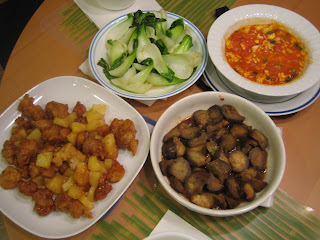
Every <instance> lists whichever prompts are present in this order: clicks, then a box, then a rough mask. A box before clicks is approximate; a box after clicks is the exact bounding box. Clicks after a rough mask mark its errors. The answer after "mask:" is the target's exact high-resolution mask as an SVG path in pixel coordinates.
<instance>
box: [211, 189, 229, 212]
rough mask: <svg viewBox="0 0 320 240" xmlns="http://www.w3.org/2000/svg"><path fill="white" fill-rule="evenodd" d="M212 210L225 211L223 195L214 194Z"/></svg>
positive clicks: (225, 203) (225, 202)
mask: <svg viewBox="0 0 320 240" xmlns="http://www.w3.org/2000/svg"><path fill="white" fill-rule="evenodd" d="M214 203H215V205H214V208H218V209H226V208H227V206H228V205H227V201H226V196H225V194H222V193H219V194H214Z"/></svg>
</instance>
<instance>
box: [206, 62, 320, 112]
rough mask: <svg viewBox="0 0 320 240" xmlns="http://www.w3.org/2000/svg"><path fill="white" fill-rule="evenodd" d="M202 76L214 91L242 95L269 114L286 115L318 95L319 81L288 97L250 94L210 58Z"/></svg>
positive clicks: (303, 107) (319, 90)
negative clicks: (229, 78)
mask: <svg viewBox="0 0 320 240" xmlns="http://www.w3.org/2000/svg"><path fill="white" fill-rule="evenodd" d="M203 76H204V78H205V80H206V83H207V85H208V86H209V87H211V88H212V89H213V90H214V91H218V92H227V93H233V94H236V95H239V96H242V97H244V98H246V99H248V100H250V101H252V102H253V103H254V104H256V105H257V106H258V107H260V108H261V109H262V110H263V111H265V113H267V114H268V115H269V116H281V115H288V114H292V113H296V112H298V111H301V110H302V109H305V108H306V107H308V106H310V105H311V104H312V103H313V102H314V101H316V100H317V98H318V97H319V95H320V82H318V83H316V85H315V86H314V87H312V88H310V89H308V90H306V91H304V92H302V93H299V94H296V95H294V96H289V97H279V98H272V100H270V98H263V97H261V96H258V95H254V94H250V93H249V92H247V91H245V90H243V89H240V88H238V87H236V86H235V85H233V84H231V82H230V81H229V80H228V79H227V78H226V77H225V76H223V74H221V73H220V72H219V70H218V69H217V68H216V67H215V66H214V65H213V63H212V61H211V59H210V58H209V59H208V63H207V67H206V69H205V71H204V73H203Z"/></svg>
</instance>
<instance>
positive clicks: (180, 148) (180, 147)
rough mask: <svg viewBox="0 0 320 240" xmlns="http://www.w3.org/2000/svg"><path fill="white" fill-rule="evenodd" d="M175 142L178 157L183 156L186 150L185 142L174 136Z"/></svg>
mask: <svg viewBox="0 0 320 240" xmlns="http://www.w3.org/2000/svg"><path fill="white" fill-rule="evenodd" d="M172 140H173V143H174V144H175V145H176V157H177V158H178V157H182V156H183V155H184V154H185V152H186V149H187V148H186V147H185V146H184V144H183V143H182V142H181V141H180V139H179V138H177V137H173V139H172Z"/></svg>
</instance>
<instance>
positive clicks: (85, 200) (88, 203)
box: [79, 195, 94, 210]
mask: <svg viewBox="0 0 320 240" xmlns="http://www.w3.org/2000/svg"><path fill="white" fill-rule="evenodd" d="M79 201H80V202H81V203H82V204H83V205H84V206H85V207H86V208H88V209H89V210H92V209H93V208H94V206H93V204H92V203H91V201H90V200H89V199H88V198H87V197H86V195H82V196H81V197H80V198H79Z"/></svg>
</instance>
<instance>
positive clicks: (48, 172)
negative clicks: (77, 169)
mask: <svg viewBox="0 0 320 240" xmlns="http://www.w3.org/2000/svg"><path fill="white" fill-rule="evenodd" d="M58 171H59V168H58V167H57V166H55V165H52V164H51V166H50V167H49V168H42V167H41V168H40V175H41V176H42V177H45V178H53V177H54V176H55V175H56V173H57V172H58Z"/></svg>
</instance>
